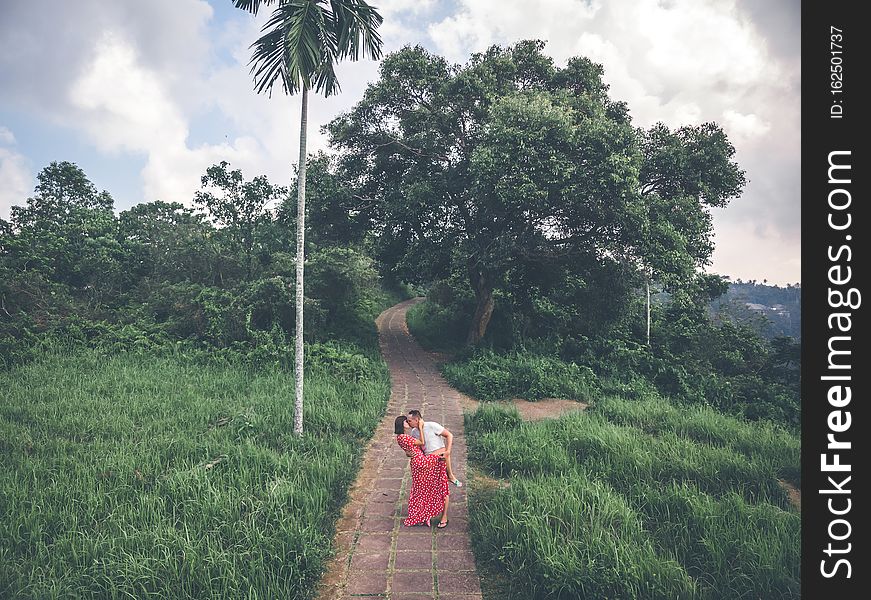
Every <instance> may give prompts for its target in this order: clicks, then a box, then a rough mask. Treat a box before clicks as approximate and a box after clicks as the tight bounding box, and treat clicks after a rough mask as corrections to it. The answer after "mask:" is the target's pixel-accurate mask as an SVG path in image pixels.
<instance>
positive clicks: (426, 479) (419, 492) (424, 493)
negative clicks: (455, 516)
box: [394, 415, 450, 529]
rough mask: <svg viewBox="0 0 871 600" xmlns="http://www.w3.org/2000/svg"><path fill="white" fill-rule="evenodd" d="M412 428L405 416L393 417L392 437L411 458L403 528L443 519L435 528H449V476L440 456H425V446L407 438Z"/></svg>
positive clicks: (421, 442)
mask: <svg viewBox="0 0 871 600" xmlns="http://www.w3.org/2000/svg"><path fill="white" fill-rule="evenodd" d="M410 431H411V426H410V425H409V424H408V423H407V422H406V419H405V416H404V415H403V416H401V417H396V421H395V423H394V433H396V443H397V444H399V447H400V448H402V449H403V450H405V453H406V454H408V455H409V456H410V457H411V463H410V464H411V492H410V493H409V494H408V517H407V518H406V519H405V521H403V524H404V525H405V526H406V527H410V526H412V525H420V524H424V523H425V524H427V525H429V521H430V519H432V518H433V517H435V516H437V515H442V519H441V522H440V523H439V524H438V527H439V528H440V529H441V528H444V527H445V526H447V524H448V507H447V503H448V495H449V494H450V490H449V488H448V473H447V470H446V469H445V461H444V458H443V457H441V456H436V455H429V456H427V455H425V454H424V453H423V445H424V442H423V441H421V440H418V439H417V438H414V437H412V436H410V435H408V434H409V432H410Z"/></svg>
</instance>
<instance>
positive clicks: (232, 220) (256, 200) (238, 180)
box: [194, 161, 287, 280]
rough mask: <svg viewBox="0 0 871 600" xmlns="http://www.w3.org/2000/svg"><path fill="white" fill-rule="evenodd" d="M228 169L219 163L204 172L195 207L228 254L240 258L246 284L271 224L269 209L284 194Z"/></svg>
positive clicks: (260, 178) (283, 190) (265, 181)
mask: <svg viewBox="0 0 871 600" xmlns="http://www.w3.org/2000/svg"><path fill="white" fill-rule="evenodd" d="M227 167H229V163H228V162H226V161H221V163H220V164H217V165H212V166H211V167H209V168H208V169H206V174H205V175H203V177H202V179H201V182H202V189H200V190H199V191H197V192H196V193H195V194H194V204H195V205H196V206H197V207H198V208H200V209H201V210H203V211H204V212H205V214H206V215H208V217H209V218H210V219H211V220H212V221H213V222H214V223H215V225H217V226H218V227H219V233H220V234H222V237H223V238H225V240H224V241H225V243H226V245H227V246H228V249H229V250H230V253H231V254H233V255H238V256H239V257H240V258H241V262H242V273H243V276H244V278H245V280H250V279H251V275H252V270H253V269H254V266H255V264H254V263H255V255H256V253H257V250H258V247H259V246H261V245H262V243H263V241H264V240H263V238H264V232H265V231H266V230H268V228H269V226H270V225H271V224H272V214H271V213H270V212H269V209H268V205H269V204H271V203H273V202H275V201H276V200H279V199H281V198H283V197H284V195H285V194H286V193H287V190H286V188H284V187H282V186H276V185H273V184H271V183H269V180H268V179H267V178H266V176H265V175H260V176H258V177H255V178H254V179H252V180H251V181H245V180H244V178H243V177H242V171H241V170H239V169H234V170H232V171H231V170H229V169H228V168H227Z"/></svg>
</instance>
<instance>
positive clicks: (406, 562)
mask: <svg viewBox="0 0 871 600" xmlns="http://www.w3.org/2000/svg"><path fill="white" fill-rule="evenodd" d="M393 568H394V569H397V570H402V571H409V570H421V569H432V551H431V550H407V551H405V552H397V553H396V558H395V562H394V563H393Z"/></svg>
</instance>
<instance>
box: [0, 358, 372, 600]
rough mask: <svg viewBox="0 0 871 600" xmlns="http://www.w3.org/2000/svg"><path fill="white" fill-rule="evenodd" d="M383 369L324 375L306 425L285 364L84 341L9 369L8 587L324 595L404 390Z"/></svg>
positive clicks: (3, 415)
mask: <svg viewBox="0 0 871 600" xmlns="http://www.w3.org/2000/svg"><path fill="white" fill-rule="evenodd" d="M358 366H359V365H358ZM370 366H371V369H370V370H369V372H367V373H364V374H363V375H362V376H360V377H347V378H345V379H339V378H337V377H335V376H334V375H332V374H328V373H327V372H326V371H324V370H319V369H315V370H314V371H312V372H311V373H309V374H308V376H307V379H306V398H305V403H306V404H305V434H304V436H302V437H301V438H297V437H295V436H294V435H293V433H292V430H293V398H294V390H293V377H292V376H291V375H290V374H288V373H286V372H282V371H280V370H275V371H255V370H251V369H248V368H246V367H244V366H241V365H240V366H236V367H234V366H228V365H208V364H193V363H191V362H186V361H183V360H180V359H178V358H172V357H153V356H152V357H149V356H146V355H134V354H125V353H120V354H117V355H115V356H111V357H106V356H105V355H102V354H100V353H98V352H95V351H84V352H81V353H78V354H76V355H63V354H60V355H53V356H48V357H45V358H44V359H41V360H39V361H37V362H34V363H31V364H28V365H25V366H23V367H18V368H15V369H12V370H10V371H7V372H3V373H0V389H2V390H3V396H2V400H0V457H2V466H0V597H4V598H6V597H14V598H72V597H83V598H84V597H100V598H144V597H153V598H306V597H309V596H311V593H312V590H313V589H314V588H315V586H316V584H317V581H318V579H319V577H320V575H321V572H322V569H323V566H324V563H325V561H326V559H327V558H328V556H329V554H330V551H331V542H332V536H333V533H334V531H333V527H334V523H335V518H336V516H337V514H338V511H339V510H340V508H341V506H342V504H343V503H344V500H345V498H346V494H347V489H348V486H349V485H350V483H351V482H352V480H353V478H354V477H355V474H356V471H357V466H358V459H359V454H360V446H361V441H362V440H364V439H366V438H368V437H370V436H371V434H372V431H373V429H374V427H375V425H376V424H377V422H378V420H379V418H380V416H381V414H382V413H383V410H384V406H385V403H386V400H387V397H388V395H389V382H388V377H387V373H386V368H385V367H384V365H383V363H379V362H372V363H371V365H370ZM355 370H356V367H355Z"/></svg>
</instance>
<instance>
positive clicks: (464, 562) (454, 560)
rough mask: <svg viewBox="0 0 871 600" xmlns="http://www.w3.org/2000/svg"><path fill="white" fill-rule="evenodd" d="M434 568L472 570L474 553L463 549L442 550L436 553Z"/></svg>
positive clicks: (440, 569)
mask: <svg viewBox="0 0 871 600" xmlns="http://www.w3.org/2000/svg"><path fill="white" fill-rule="evenodd" d="M436 568H437V570H438V571H439V573H441V572H442V571H474V570H475V555H474V554H472V553H471V552H467V551H465V550H460V551H453V552H452V551H450V550H442V551H440V552H437V553H436Z"/></svg>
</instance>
